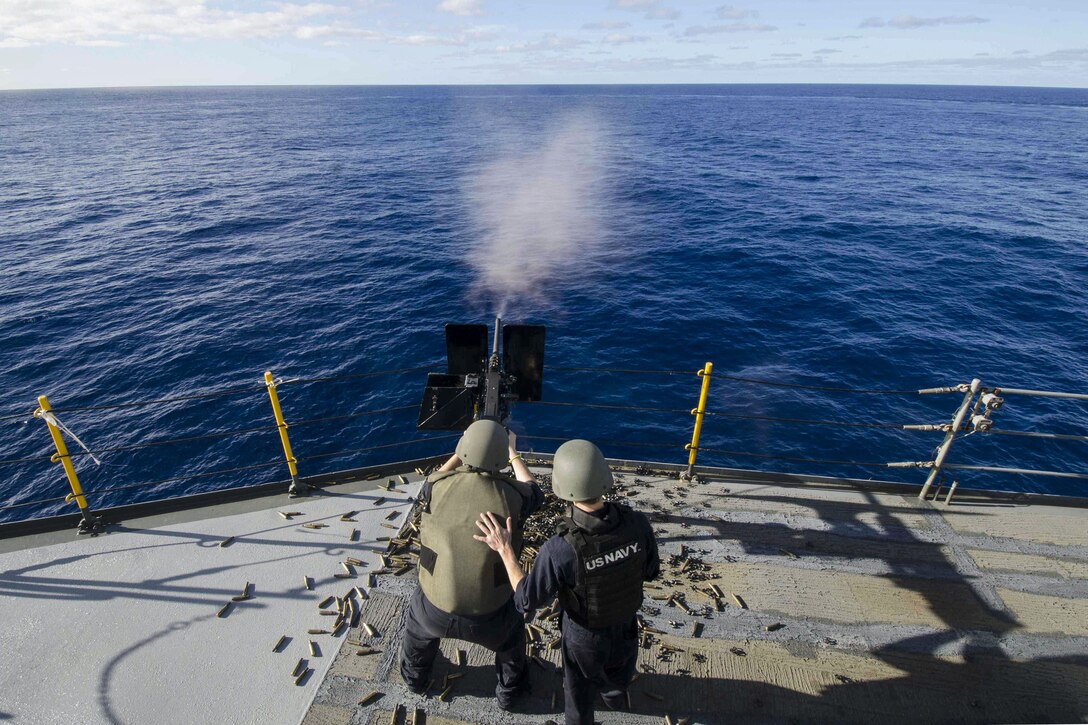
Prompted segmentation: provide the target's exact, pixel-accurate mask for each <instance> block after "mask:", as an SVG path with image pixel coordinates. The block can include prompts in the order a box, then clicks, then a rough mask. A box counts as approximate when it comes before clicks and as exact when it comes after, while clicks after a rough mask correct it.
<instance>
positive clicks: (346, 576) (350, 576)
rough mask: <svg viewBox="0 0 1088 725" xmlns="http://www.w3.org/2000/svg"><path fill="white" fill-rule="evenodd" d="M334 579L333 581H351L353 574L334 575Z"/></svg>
mask: <svg viewBox="0 0 1088 725" xmlns="http://www.w3.org/2000/svg"><path fill="white" fill-rule="evenodd" d="M332 578H333V579H351V578H352V575H351V574H333V575H332Z"/></svg>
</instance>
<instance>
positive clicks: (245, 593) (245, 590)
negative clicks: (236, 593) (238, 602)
mask: <svg viewBox="0 0 1088 725" xmlns="http://www.w3.org/2000/svg"><path fill="white" fill-rule="evenodd" d="M252 588H253V585H252V584H250V583H249V582H246V585H245V586H244V587H242V596H243V597H245V598H246V599H248V598H249V590H250V589H252Z"/></svg>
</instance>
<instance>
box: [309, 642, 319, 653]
mask: <svg viewBox="0 0 1088 725" xmlns="http://www.w3.org/2000/svg"><path fill="white" fill-rule="evenodd" d="M317 651H318V650H317V642H314V641H313V640H312V639H311V640H310V656H311V657H317V656H318V655H317Z"/></svg>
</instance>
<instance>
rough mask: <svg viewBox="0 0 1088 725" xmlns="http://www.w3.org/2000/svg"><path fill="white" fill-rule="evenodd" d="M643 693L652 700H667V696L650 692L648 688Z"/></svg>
mask: <svg viewBox="0 0 1088 725" xmlns="http://www.w3.org/2000/svg"><path fill="white" fill-rule="evenodd" d="M643 694H645V695H646V697H648V698H650V699H651V700H657V701H658V702H665V698H664V697H662V696H661V695H659V694H657V693H656V692H650V691H648V690H647V691H646V692H645V693H643Z"/></svg>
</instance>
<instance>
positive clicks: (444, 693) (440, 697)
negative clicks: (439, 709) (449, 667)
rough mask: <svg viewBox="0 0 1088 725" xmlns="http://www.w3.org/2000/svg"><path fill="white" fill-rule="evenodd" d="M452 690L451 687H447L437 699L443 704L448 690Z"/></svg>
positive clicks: (447, 695) (448, 692)
mask: <svg viewBox="0 0 1088 725" xmlns="http://www.w3.org/2000/svg"><path fill="white" fill-rule="evenodd" d="M452 689H453V685H449V686H448V687H447V688H446V689H445V690H442V694H440V695H439V696H438V699H439V700H441V701H442V702H445V701H446V698H447V697H449V694H450V690H452Z"/></svg>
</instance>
